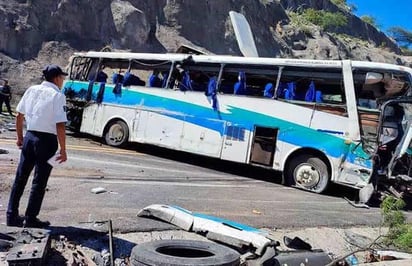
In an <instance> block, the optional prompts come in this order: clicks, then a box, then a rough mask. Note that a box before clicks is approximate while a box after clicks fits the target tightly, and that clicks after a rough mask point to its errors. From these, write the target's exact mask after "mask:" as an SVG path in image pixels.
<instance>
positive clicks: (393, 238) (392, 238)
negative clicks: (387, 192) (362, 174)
mask: <svg viewBox="0 0 412 266" xmlns="http://www.w3.org/2000/svg"><path fill="white" fill-rule="evenodd" d="M404 207H405V202H404V201H403V200H401V199H397V198H395V197H392V196H388V197H386V198H385V200H384V201H383V202H382V204H381V212H382V216H383V225H385V226H388V228H389V230H388V234H387V235H386V237H385V239H384V240H385V241H384V242H385V244H387V245H394V246H395V247H397V248H399V249H401V250H405V251H407V252H411V251H412V224H410V223H406V218H405V216H404V214H403V213H402V211H401V210H402V209H403V208H404Z"/></svg>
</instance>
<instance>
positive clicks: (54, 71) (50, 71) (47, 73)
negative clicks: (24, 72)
mask: <svg viewBox="0 0 412 266" xmlns="http://www.w3.org/2000/svg"><path fill="white" fill-rule="evenodd" d="M43 75H44V77H45V78H46V80H49V79H52V78H54V77H57V76H60V75H63V76H67V73H66V72H63V70H62V69H61V68H60V67H59V66H58V65H53V64H52V65H47V66H46V67H45V68H44V69H43Z"/></svg>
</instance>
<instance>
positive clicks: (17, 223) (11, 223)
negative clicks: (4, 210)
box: [6, 216, 24, 227]
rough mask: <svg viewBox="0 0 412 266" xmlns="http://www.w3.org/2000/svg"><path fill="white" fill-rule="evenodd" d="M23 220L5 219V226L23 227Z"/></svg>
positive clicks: (20, 218) (16, 218) (17, 217)
mask: <svg viewBox="0 0 412 266" xmlns="http://www.w3.org/2000/svg"><path fill="white" fill-rule="evenodd" d="M23 222H24V218H23V217H21V216H13V217H7V221H6V224H7V226H16V227H23Z"/></svg>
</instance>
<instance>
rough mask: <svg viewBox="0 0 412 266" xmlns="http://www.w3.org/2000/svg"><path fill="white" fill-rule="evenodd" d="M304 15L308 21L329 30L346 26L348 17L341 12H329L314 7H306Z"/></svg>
mask: <svg viewBox="0 0 412 266" xmlns="http://www.w3.org/2000/svg"><path fill="white" fill-rule="evenodd" d="M302 16H303V18H304V19H306V20H307V21H309V22H311V23H313V24H315V25H318V26H320V27H321V28H322V29H324V30H326V31H328V30H333V29H334V28H338V27H342V26H346V25H347V24H348V19H347V18H346V16H345V15H344V14H342V13H340V12H336V13H334V12H329V11H324V10H315V9H313V8H308V9H305V10H304V11H303V13H302Z"/></svg>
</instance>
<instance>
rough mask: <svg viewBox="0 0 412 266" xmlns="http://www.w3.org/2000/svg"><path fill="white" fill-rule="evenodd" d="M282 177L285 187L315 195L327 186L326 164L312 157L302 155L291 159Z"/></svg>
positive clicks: (327, 173) (327, 172)
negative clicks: (310, 192)
mask: <svg viewBox="0 0 412 266" xmlns="http://www.w3.org/2000/svg"><path fill="white" fill-rule="evenodd" d="M284 175H285V183H286V185H290V186H295V187H298V188H302V189H304V190H307V191H312V192H315V193H322V192H324V191H325V190H326V189H327V187H328V185H329V171H328V167H327V165H326V163H325V162H324V161H323V160H322V159H320V158H318V157H316V156H313V155H307V154H303V155H299V156H296V157H294V158H292V159H291V161H290V163H289V165H288V167H287V169H285V173H284Z"/></svg>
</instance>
